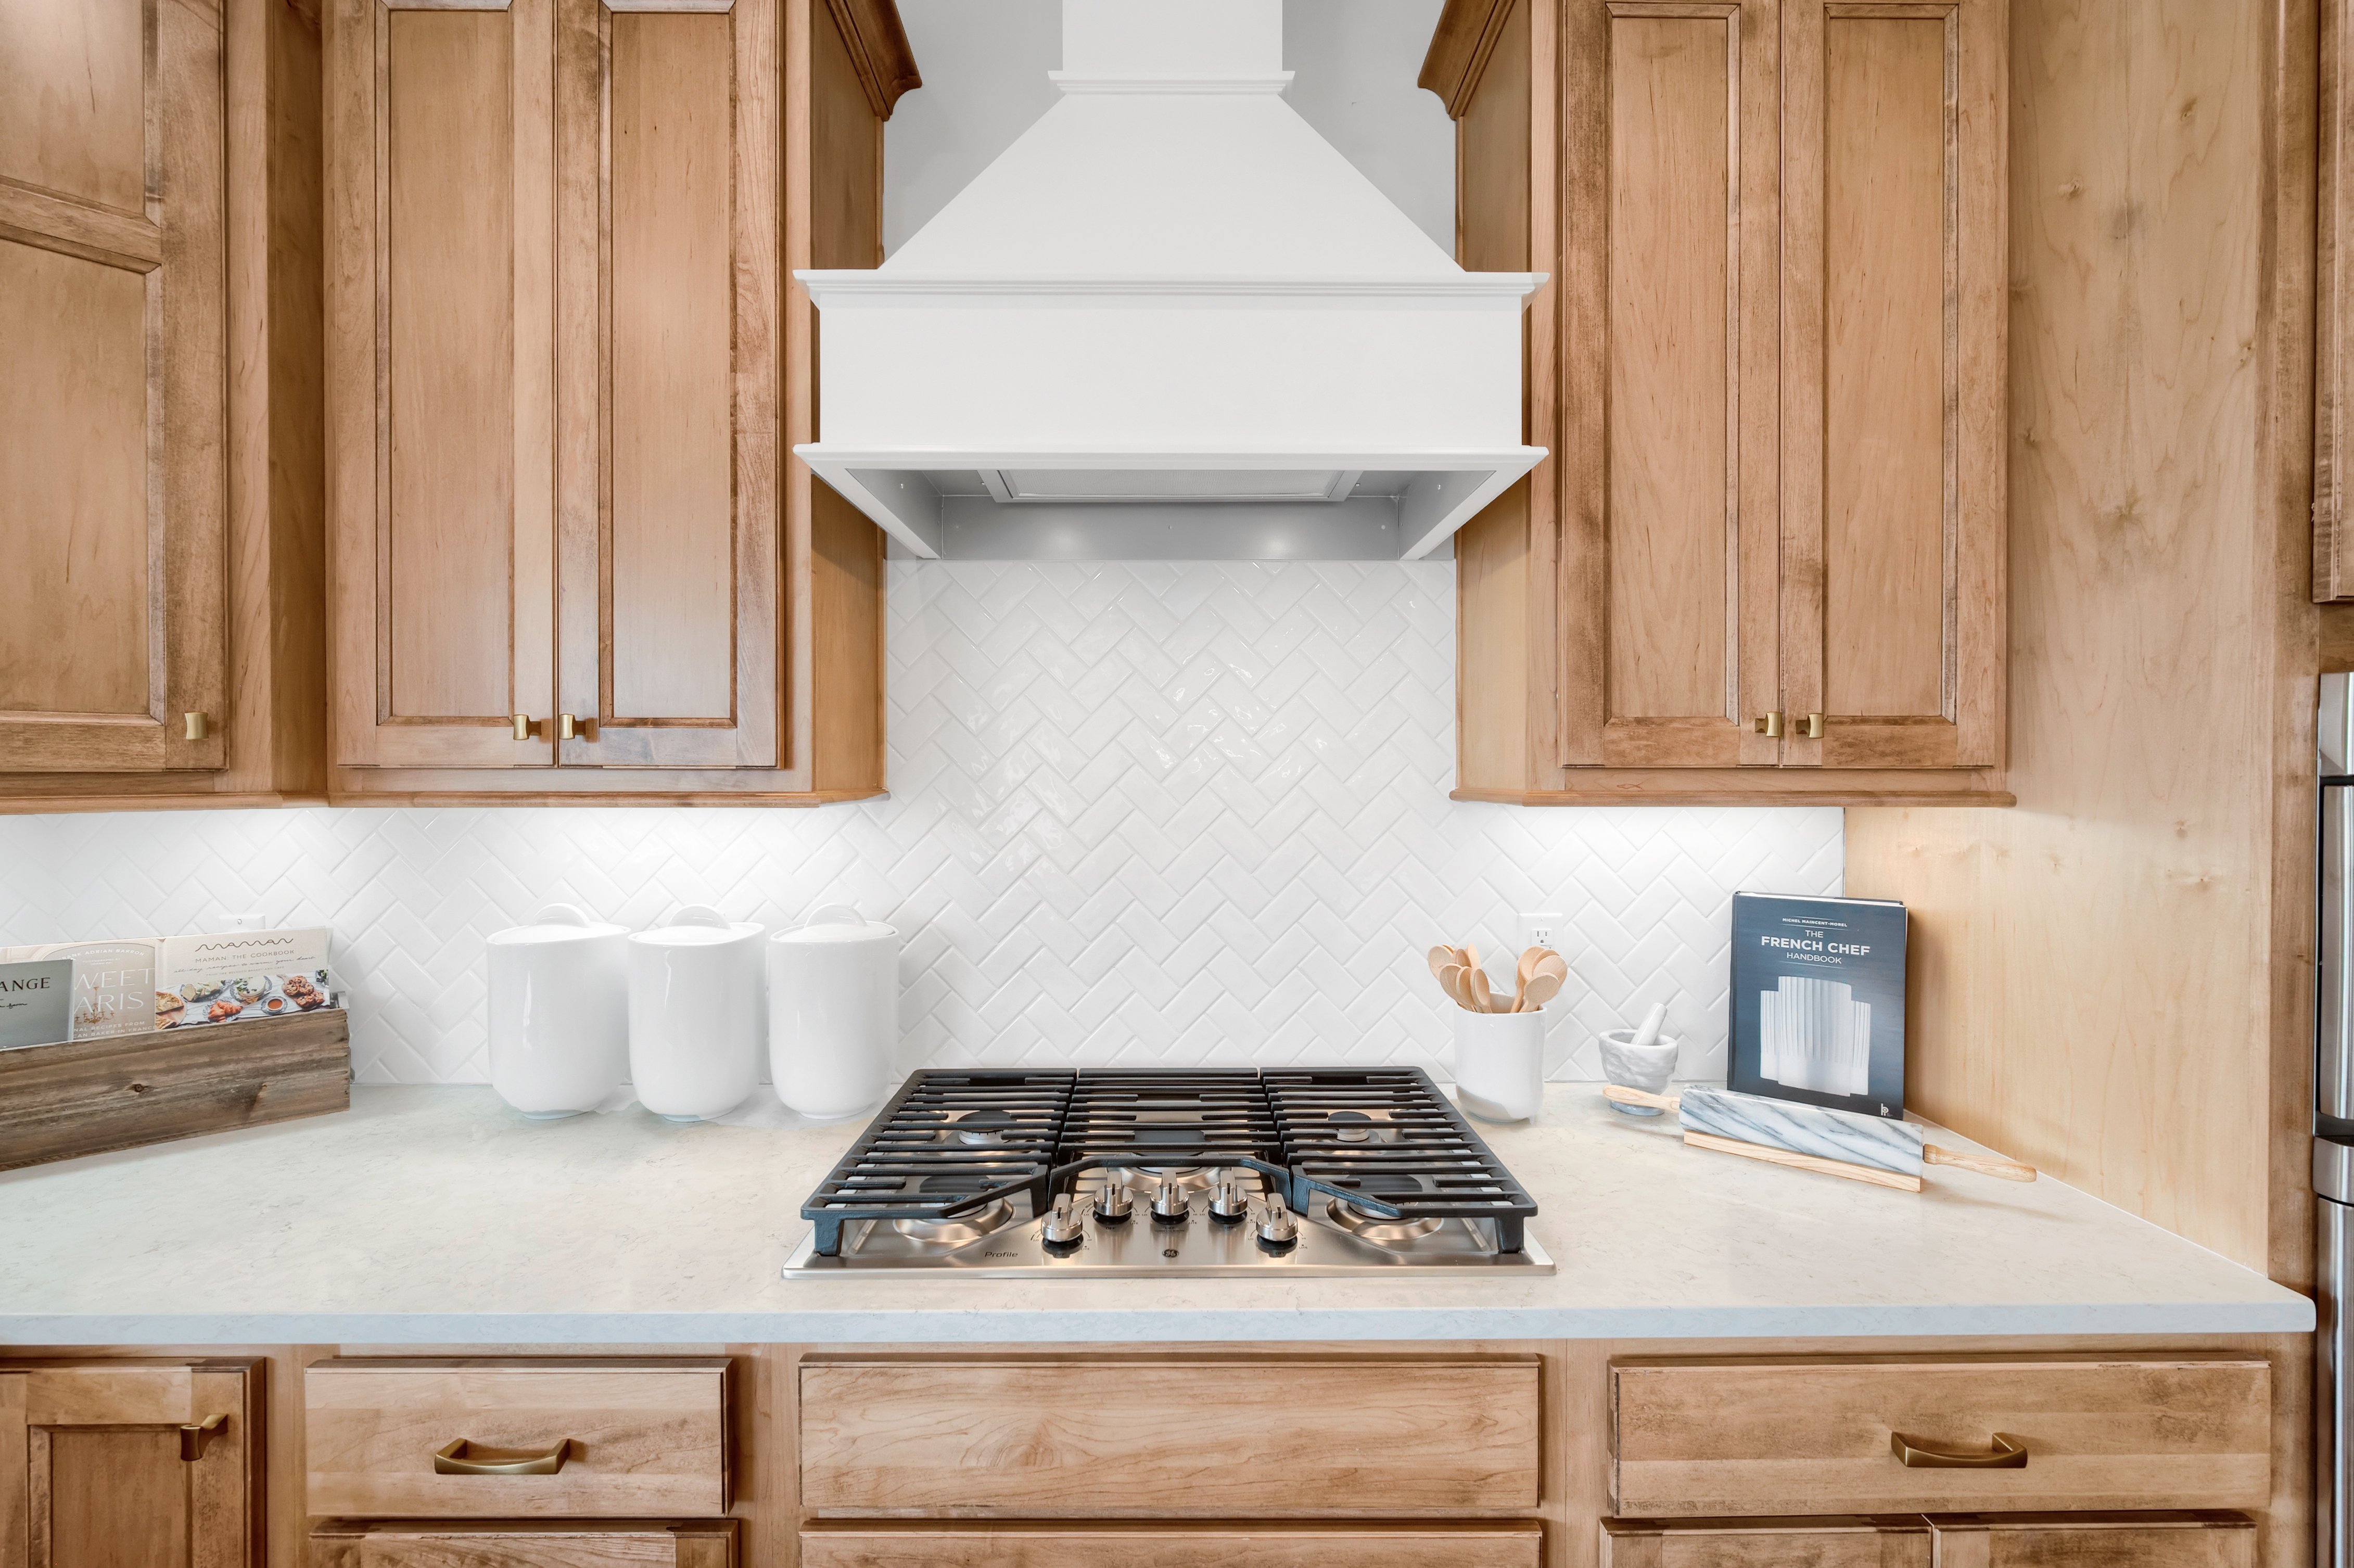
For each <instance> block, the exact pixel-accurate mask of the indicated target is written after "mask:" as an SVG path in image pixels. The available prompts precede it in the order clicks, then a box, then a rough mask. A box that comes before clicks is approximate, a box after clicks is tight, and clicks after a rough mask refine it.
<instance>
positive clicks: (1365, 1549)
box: [801, 1522, 1544, 1568]
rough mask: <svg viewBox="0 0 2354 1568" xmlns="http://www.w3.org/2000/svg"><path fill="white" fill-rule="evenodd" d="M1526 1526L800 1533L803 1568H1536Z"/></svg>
mask: <svg viewBox="0 0 2354 1568" xmlns="http://www.w3.org/2000/svg"><path fill="white" fill-rule="evenodd" d="M1543 1550H1544V1534H1543V1531H1542V1530H1541V1529H1540V1528H1539V1527H1538V1526H1537V1525H1536V1524H1535V1523H1533V1522H1530V1523H1522V1524H1426V1525H1411V1524H1397V1525H1352V1524H1326V1525H1315V1524H1257V1525H1251V1524H1190V1525H1189V1524H1164V1523H1154V1524H1145V1525H1119V1524H978V1523H976V1524H942V1525H929V1524H927V1525H900V1526H891V1525H867V1526H863V1527H860V1526H849V1527H841V1528H834V1529H820V1530H804V1531H801V1568H1105V1565H1106V1564H1110V1563H1118V1564H1119V1565H1120V1568H1242V1565H1244V1564H1247V1565H1248V1568H1537V1564H1538V1563H1540V1562H1541V1561H1542V1560H1543Z"/></svg>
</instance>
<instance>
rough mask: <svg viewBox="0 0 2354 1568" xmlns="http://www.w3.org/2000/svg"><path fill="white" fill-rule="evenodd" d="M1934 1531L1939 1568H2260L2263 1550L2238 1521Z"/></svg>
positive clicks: (2178, 1519)
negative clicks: (2258, 1553)
mask: <svg viewBox="0 0 2354 1568" xmlns="http://www.w3.org/2000/svg"><path fill="white" fill-rule="evenodd" d="M1930 1524H1931V1528H1932V1529H1933V1531H1935V1537H1936V1542H1937V1559H1936V1560H1937V1568H2255V1565H2256V1563H2257V1561H2258V1555H2257V1552H2258V1546H2259V1544H2260V1542H2259V1537H2258V1534H2257V1531H2256V1522H2255V1520H2252V1519H2249V1518H2246V1517H2245V1516H2243V1515H2241V1514H2233V1513H2212V1512H2211V1513H2177V1514H2147V1513H2143V1514H2130V1513H2128V1514H2114V1515H2105V1516H2102V1517H2097V1518H2090V1519H2086V1518H2073V1519H2072V1518H2068V1517H2066V1516H2064V1515H2040V1516H2038V1515H2029V1516H2024V1517H2013V1518H2007V1519H1973V1518H1969V1517H1967V1516H1963V1517H1955V1518H1939V1519H1935V1520H1931V1521H1930ZM2291 1554H2292V1553H2291V1552H2288V1551H2284V1552H2282V1553H2281V1555H2282V1557H2284V1558H2287V1557H2289V1556H2290V1555H2291Z"/></svg>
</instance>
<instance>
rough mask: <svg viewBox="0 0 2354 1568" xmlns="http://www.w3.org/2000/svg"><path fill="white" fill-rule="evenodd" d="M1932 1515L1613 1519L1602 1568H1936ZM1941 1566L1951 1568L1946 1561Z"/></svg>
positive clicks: (1607, 1524)
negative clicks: (1932, 1567)
mask: <svg viewBox="0 0 2354 1568" xmlns="http://www.w3.org/2000/svg"><path fill="white" fill-rule="evenodd" d="M1934 1553H1935V1547H1934V1545H1933V1543H1932V1541H1931V1537H1930V1534H1929V1522H1928V1520H1925V1519H1923V1518H1921V1517H1920V1516H1919V1515H1917V1514H1915V1515H1912V1516H1910V1517H1903V1518H1896V1519H1836V1518H1833V1519H1702V1520H1656V1519H1648V1520H1646V1519H1636V1520H1622V1519H1606V1520H1603V1521H1602V1555H1601V1557H1600V1559H1599V1562H1600V1564H1601V1568H1930V1564H1931V1563H1932V1562H1934V1561H1935V1556H1934ZM1938 1568H1945V1565H1944V1564H1942V1563H1940V1564H1939V1565H1938Z"/></svg>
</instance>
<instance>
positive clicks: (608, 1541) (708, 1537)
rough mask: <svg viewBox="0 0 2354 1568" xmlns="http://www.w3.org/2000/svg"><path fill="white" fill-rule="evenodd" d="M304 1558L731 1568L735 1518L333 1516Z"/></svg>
mask: <svg viewBox="0 0 2354 1568" xmlns="http://www.w3.org/2000/svg"><path fill="white" fill-rule="evenodd" d="M304 1562H305V1563H306V1564H307V1568H459V1565H462V1568H735V1563H736V1521H735V1520H727V1519H715V1520H698V1521H696V1522H694V1523H688V1524H665V1523H663V1522H662V1521H661V1520H635V1521H632V1522H631V1523H628V1524H599V1523H596V1522H594V1521H591V1520H578V1521H576V1522H572V1523H566V1524H551V1523H526V1522H521V1521H513V1520H510V1521H504V1522H498V1521H469V1522H466V1523H462V1524H460V1523H436V1522H432V1521H413V1522H406V1523H392V1524H362V1523H359V1522H356V1521H354V1520H334V1521H333V1522H330V1523H325V1524H322V1525H320V1526H319V1527H318V1528H317V1529H315V1530H313V1531H312V1532H311V1537H310V1547H309V1551H308V1552H306V1553H305V1555H304Z"/></svg>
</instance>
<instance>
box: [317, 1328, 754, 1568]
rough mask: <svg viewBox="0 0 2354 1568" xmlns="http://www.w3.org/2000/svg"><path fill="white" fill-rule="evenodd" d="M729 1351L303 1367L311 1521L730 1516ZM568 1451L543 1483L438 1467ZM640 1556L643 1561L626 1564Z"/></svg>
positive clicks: (360, 1361) (537, 1478)
mask: <svg viewBox="0 0 2354 1568" xmlns="http://www.w3.org/2000/svg"><path fill="white" fill-rule="evenodd" d="M727 1367H728V1363H727V1361H726V1360H725V1359H724V1358H717V1359H692V1360H690V1359H679V1360H661V1361H652V1360H627V1359H611V1360H575V1359H570V1358H567V1359H562V1360H555V1359H550V1360H537V1361H491V1360H481V1359H474V1358H467V1359H462V1360H429V1359H425V1358H421V1357H420V1358H417V1359H408V1358H398V1359H382V1360H379V1359H376V1358H358V1357H348V1358H338V1359H335V1360H332V1361H317V1362H314V1363H313V1364H312V1366H311V1367H310V1368H309V1369H308V1370H307V1371H306V1372H304V1373H303V1379H302V1383H303V1386H302V1406H303V1422H304V1432H303V1449H304V1458H305V1467H306V1469H307V1470H308V1472H309V1497H308V1502H309V1510H310V1512H311V1513H312V1514H313V1516H317V1517H324V1516H329V1515H339V1516H345V1517H351V1518H382V1517H387V1516H393V1517H408V1518H416V1517H423V1518H429V1519H499V1518H546V1517H549V1516H556V1515H565V1516H587V1517H590V1518H596V1517H606V1518H612V1517H632V1518H646V1517H649V1516H662V1515H670V1516H678V1515H698V1514H718V1513H725V1512H726V1510H727V1425H726V1409H727V1376H728V1371H727ZM451 1444H461V1445H463V1446H461V1448H459V1450H458V1451H457V1453H456V1454H454V1455H452V1456H451V1457H452V1458H454V1459H456V1460H457V1461H458V1462H459V1463H461V1464H466V1463H473V1464H482V1463H493V1464H494V1463H501V1462H505V1461H508V1460H512V1459H515V1458H519V1457H526V1456H531V1455H545V1454H547V1453H550V1452H551V1451H554V1450H557V1448H558V1447H559V1446H561V1450H562V1458H561V1462H560V1467H558V1468H557V1469H556V1470H555V1471H554V1473H553V1474H535V1475H514V1474H509V1475H497V1474H443V1473H437V1468H436V1457H437V1456H438V1455H440V1454H441V1453H442V1452H443V1451H444V1450H445V1449H447V1448H448V1447H449V1446H451ZM628 1561H631V1562H635V1561H638V1559H634V1558H632V1559H628Z"/></svg>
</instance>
